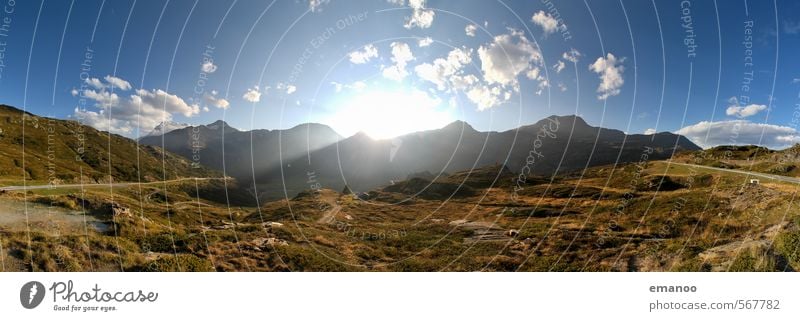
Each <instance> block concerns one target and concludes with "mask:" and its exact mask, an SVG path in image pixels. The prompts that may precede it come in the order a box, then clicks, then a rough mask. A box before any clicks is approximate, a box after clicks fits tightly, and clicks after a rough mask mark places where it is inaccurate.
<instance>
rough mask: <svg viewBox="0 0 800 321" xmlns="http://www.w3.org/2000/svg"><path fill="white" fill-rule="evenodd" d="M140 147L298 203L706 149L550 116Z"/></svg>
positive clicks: (215, 137) (187, 132)
mask: <svg viewBox="0 0 800 321" xmlns="http://www.w3.org/2000/svg"><path fill="white" fill-rule="evenodd" d="M139 141H140V143H142V144H144V145H153V146H159V147H163V148H164V149H166V150H168V151H170V152H173V153H175V154H178V155H182V156H184V157H186V158H190V159H191V158H192V157H195V159H197V160H198V161H199V162H200V163H201V164H203V165H205V166H207V167H210V168H213V169H217V170H220V171H224V172H225V174H227V175H229V176H233V177H235V178H237V179H238V180H239V181H240V182H242V183H246V184H249V185H250V186H252V187H255V188H257V189H258V192H259V195H261V196H262V197H265V198H267V199H272V198H280V197H286V196H288V197H292V196H294V194H296V193H297V192H299V191H302V190H305V189H309V188H312V187H314V186H316V184H320V186H325V187H330V188H334V189H342V188H343V187H344V186H345V185H346V186H348V187H349V188H350V189H351V190H353V191H365V190H369V189H373V188H375V187H379V186H385V185H391V184H392V183H393V182H395V181H398V180H403V179H406V178H408V177H410V176H414V175H419V174H425V173H426V175H432V176H436V175H437V174H438V173H453V172H457V171H463V170H469V169H473V168H481V167H486V166H490V165H496V164H505V165H506V167H507V168H509V169H510V170H511V171H512V172H515V173H519V172H522V171H523V170H524V171H525V172H526V173H527V172H529V174H530V175H541V176H545V175H553V174H557V173H564V172H571V171H576V170H582V169H584V168H587V167H592V166H598V165H607V164H614V163H627V162H636V161H639V160H640V159H641V158H642V155H643V154H645V153H646V154H647V157H648V159H652V160H655V159H667V158H669V157H671V156H672V155H673V154H674V153H676V152H679V151H696V150H700V147H698V146H697V145H695V144H694V143H692V142H691V141H690V140H688V139H687V138H686V137H683V136H681V135H677V134H673V133H669V132H661V133H656V134H652V135H638V134H635V135H628V134H625V133H624V132H622V131H619V130H614V129H606V128H601V127H595V126H591V125H589V124H587V123H586V122H585V121H584V120H583V119H582V118H581V117H578V116H574V115H570V116H550V117H548V118H545V119H542V120H540V121H538V122H536V123H534V124H531V125H526V126H522V127H519V128H516V129H512V130H506V131H501V132H496V131H490V132H482V131H478V130H475V129H474V128H473V127H472V126H470V125H469V124H468V123H466V122H463V121H455V122H453V123H451V124H449V125H447V126H445V127H443V128H440V129H434V130H428V131H421V132H415V133H411V134H407V135H403V136H399V137H396V138H394V139H387V140H375V139H372V138H370V137H369V136H367V135H366V134H364V133H357V134H355V135H353V136H351V137H346V138H345V137H342V136H340V135H339V134H337V133H336V132H335V131H334V130H333V129H331V128H330V127H328V126H326V125H323V124H315V123H308V124H302V125H298V126H295V127H292V128H289V129H285V130H264V129H258V130H252V131H240V130H237V129H235V128H233V127H230V126H228V124H227V123H225V122H224V121H217V122H215V123H212V124H209V125H200V126H190V127H185V128H180V129H176V130H173V131H170V132H168V133H166V134H164V135H158V136H149V137H143V138H141V139H140V140H139ZM223 155H224V156H223ZM431 173H432V174H431ZM243 185H245V184H243Z"/></svg>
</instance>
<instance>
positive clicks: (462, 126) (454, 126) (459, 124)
mask: <svg viewBox="0 0 800 321" xmlns="http://www.w3.org/2000/svg"><path fill="white" fill-rule="evenodd" d="M442 129H444V130H457V131H462V130H463V131H464V132H471V131H475V128H472V125H470V124H469V123H467V122H465V121H463V120H456V121H454V122H452V123H449V124H447V126H444V127H443V128H442Z"/></svg>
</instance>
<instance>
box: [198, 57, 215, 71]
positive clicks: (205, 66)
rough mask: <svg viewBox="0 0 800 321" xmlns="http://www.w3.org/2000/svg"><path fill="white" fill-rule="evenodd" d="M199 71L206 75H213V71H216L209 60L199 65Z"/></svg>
mask: <svg viewBox="0 0 800 321" xmlns="http://www.w3.org/2000/svg"><path fill="white" fill-rule="evenodd" d="M200 71H202V72H204V73H207V74H213V73H214V72H215V71H217V65H215V64H214V63H213V62H211V60H207V61H205V62H203V63H202V64H200Z"/></svg>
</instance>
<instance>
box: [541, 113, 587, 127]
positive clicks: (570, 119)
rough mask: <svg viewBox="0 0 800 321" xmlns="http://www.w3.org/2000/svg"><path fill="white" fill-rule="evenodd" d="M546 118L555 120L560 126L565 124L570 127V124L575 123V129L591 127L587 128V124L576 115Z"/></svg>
mask: <svg viewBox="0 0 800 321" xmlns="http://www.w3.org/2000/svg"><path fill="white" fill-rule="evenodd" d="M547 118H550V119H556V120H558V122H559V123H560V124H567V125H570V126H571V125H572V123H575V126H576V127H578V126H580V127H591V126H589V124H588V123H586V121H585V120H583V118H582V117H581V116H578V115H564V116H557V115H552V116H550V117H547ZM546 120H547V119H542V120H541V121H546Z"/></svg>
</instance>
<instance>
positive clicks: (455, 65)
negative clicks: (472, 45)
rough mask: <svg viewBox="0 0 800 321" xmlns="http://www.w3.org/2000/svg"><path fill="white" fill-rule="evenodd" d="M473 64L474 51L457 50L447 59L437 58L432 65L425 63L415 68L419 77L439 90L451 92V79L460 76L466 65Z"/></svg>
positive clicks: (449, 54)
mask: <svg viewBox="0 0 800 321" xmlns="http://www.w3.org/2000/svg"><path fill="white" fill-rule="evenodd" d="M471 62H472V49H467V48H456V49H453V50H452V51H450V52H449V53H448V54H447V57H446V58H437V59H435V60H434V61H433V63H432V64H429V63H423V64H419V65H417V66H416V67H414V72H416V74H417V77H419V78H421V79H423V80H427V81H430V82H432V83H434V84H435V85H436V88H437V89H439V90H449V88H450V87H451V78H452V77H453V76H454V75H458V74H459V73H460V71H461V70H462V68H463V67H464V66H465V65H468V64H469V63H471Z"/></svg>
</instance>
